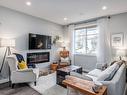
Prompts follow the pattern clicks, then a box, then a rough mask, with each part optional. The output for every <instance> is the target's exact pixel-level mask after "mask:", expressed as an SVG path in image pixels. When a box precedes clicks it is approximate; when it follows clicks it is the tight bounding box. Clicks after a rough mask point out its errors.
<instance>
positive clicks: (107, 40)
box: [97, 18, 111, 65]
mask: <svg viewBox="0 0 127 95" xmlns="http://www.w3.org/2000/svg"><path fill="white" fill-rule="evenodd" d="M109 21H110V19H108V18H103V19H99V20H98V21H97V24H98V30H99V39H98V49H97V64H102V65H103V64H106V63H108V64H109V62H110V61H111V32H110V31H109Z"/></svg>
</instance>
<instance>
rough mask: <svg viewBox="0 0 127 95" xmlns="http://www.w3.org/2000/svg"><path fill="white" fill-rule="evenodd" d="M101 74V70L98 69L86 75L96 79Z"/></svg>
mask: <svg viewBox="0 0 127 95" xmlns="http://www.w3.org/2000/svg"><path fill="white" fill-rule="evenodd" d="M101 73H102V70H100V69H94V70H92V71H90V72H89V73H88V75H91V76H95V77H98V76H100V74H101Z"/></svg>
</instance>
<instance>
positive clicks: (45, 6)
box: [0, 0, 127, 25]
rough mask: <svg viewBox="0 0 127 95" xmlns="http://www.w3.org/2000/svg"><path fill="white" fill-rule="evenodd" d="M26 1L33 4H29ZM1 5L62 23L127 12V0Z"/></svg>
mask: <svg viewBox="0 0 127 95" xmlns="http://www.w3.org/2000/svg"><path fill="white" fill-rule="evenodd" d="M26 1H31V3H32V5H31V6H27V5H26V4H25V2H26ZM0 5H1V6H5V7H8V8H11V9H14V10H17V11H20V12H24V13H27V14H30V15H33V16H36V17H40V18H43V19H46V20H49V21H52V22H55V23H58V24H61V25H66V24H69V23H73V22H79V21H83V20H88V19H91V18H96V17H100V16H105V15H111V14H117V13H122V12H127V0H0ZM102 6H107V10H105V11H103V10H102ZM64 17H67V18H68V20H67V21H64V20H63V18H64Z"/></svg>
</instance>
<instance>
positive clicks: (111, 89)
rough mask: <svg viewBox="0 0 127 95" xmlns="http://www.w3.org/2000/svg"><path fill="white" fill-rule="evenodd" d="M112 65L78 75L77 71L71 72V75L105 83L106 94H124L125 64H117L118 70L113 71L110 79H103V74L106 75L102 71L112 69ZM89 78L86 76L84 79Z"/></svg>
mask: <svg viewBox="0 0 127 95" xmlns="http://www.w3.org/2000/svg"><path fill="white" fill-rule="evenodd" d="M112 67H113V66H109V67H108V68H107V69H106V70H104V71H102V70H100V69H94V70H92V71H90V72H89V73H88V74H86V75H80V74H77V73H75V74H74V72H73V73H71V75H72V76H77V77H80V78H82V79H85V78H86V76H87V77H89V78H91V79H92V80H93V81H94V82H96V81H99V82H101V83H102V84H104V85H106V86H107V88H108V90H107V95H125V91H126V65H125V64H122V65H121V66H119V68H118V70H117V71H116V72H115V73H114V75H113V77H112V79H111V80H103V78H104V76H103V75H105V76H108V75H106V74H104V73H106V72H107V71H108V72H110V71H113V69H112ZM114 68H115V69H116V68H117V66H114ZM110 75H111V74H110ZM102 76H103V77H102ZM83 77H84V78H83ZM89 78H86V79H87V80H91V79H89Z"/></svg>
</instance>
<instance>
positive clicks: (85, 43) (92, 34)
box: [74, 26, 98, 55]
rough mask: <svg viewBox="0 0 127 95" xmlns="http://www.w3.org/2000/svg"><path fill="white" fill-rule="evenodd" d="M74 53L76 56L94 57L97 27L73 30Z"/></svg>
mask: <svg viewBox="0 0 127 95" xmlns="http://www.w3.org/2000/svg"><path fill="white" fill-rule="evenodd" d="M74 35H75V38H74V45H75V49H74V52H75V53H76V54H86V55H95V54H96V51H97V40H98V31H97V26H91V27H85V28H80V29H75V33H74Z"/></svg>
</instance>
